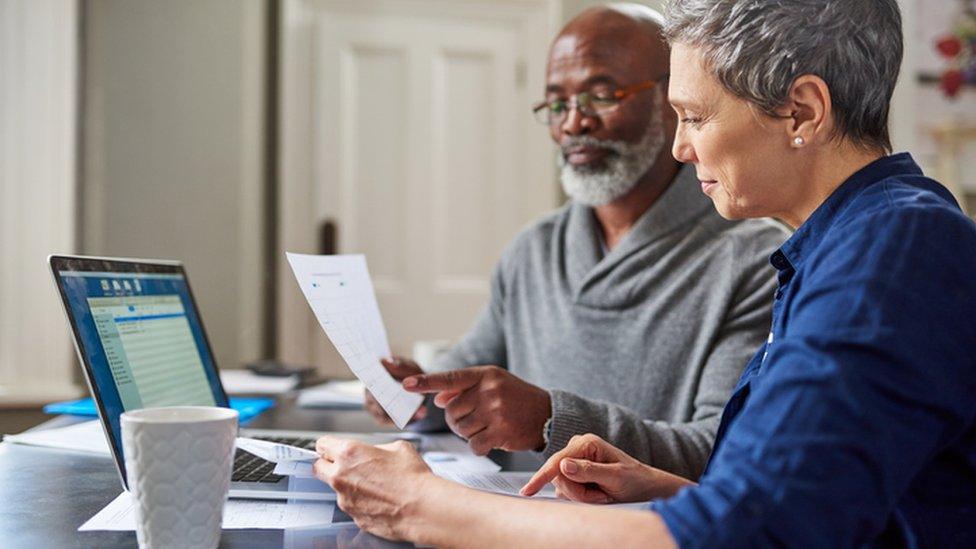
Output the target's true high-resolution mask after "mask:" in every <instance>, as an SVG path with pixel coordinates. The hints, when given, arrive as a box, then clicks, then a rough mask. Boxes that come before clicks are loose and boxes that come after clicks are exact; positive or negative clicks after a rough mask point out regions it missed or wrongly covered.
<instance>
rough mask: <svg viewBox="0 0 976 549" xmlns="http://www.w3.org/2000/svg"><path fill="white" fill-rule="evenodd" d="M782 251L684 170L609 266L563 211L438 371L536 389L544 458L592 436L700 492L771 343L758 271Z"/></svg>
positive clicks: (766, 289) (525, 251)
mask: <svg viewBox="0 0 976 549" xmlns="http://www.w3.org/2000/svg"><path fill="white" fill-rule="evenodd" d="M787 237H788V234H787V232H786V231H785V230H784V229H783V228H782V227H780V226H779V225H777V224H775V223H773V222H771V221H758V220H754V221H744V222H729V221H726V220H724V219H722V218H721V217H720V216H719V215H718V214H717V213H716V212H715V209H714V207H713V206H712V204H711V201H710V200H709V199H708V197H706V196H704V195H703V194H702V192H701V190H700V185H699V183H698V180H697V178H696V177H695V172H694V169H693V168H692V167H690V166H685V167H684V168H682V170H681V171H680V173H679V174H678V177H677V178H676V179H675V181H674V182H673V183H672V184H671V186H670V187H669V188H668V190H667V191H666V192H665V193H664V194H663V195H662V196H661V198H660V199H658V201H657V202H656V203H655V204H654V205H653V206H652V207H651V208H650V209H649V210H648V211H647V212H646V213H645V214H644V215H643V216H642V217H641V218H640V219H639V220H638V221H637V222H636V224H635V225H634V227H633V228H632V229H631V231H630V232H629V233H628V234H627V235H626V236H625V237H624V239H623V240H622V241H621V242H620V243H619V244H618V246H617V247H616V248H614V249H613V250H612V251H610V252H609V253H608V254H607V255H606V256H605V257H603V246H602V239H601V238H602V237H601V236H600V233H599V225H598V222H597V221H596V219H595V217H594V215H593V211H592V209H590V208H588V207H585V206H582V205H579V204H569V205H567V206H565V207H563V208H562V209H560V210H558V211H556V212H554V213H552V214H550V215H548V216H546V217H544V218H542V219H541V220H539V221H538V222H536V223H534V224H533V225H531V226H530V227H528V228H527V229H525V230H524V231H522V233H521V234H520V235H519V236H518V237H517V238H516V239H515V240H514V241H513V242H512V244H511V245H510V246H509V247H508V249H507V250H506V251H505V252H504V255H503V256H502V258H501V261H500V262H499V263H498V265H497V267H496V269H495V272H494V275H493V278H492V284H491V300H490V302H489V303H488V306H487V307H486V308H485V310H484V311H483V313H482V314H481V315H480V317H479V318H478V319H477V321H476V323H475V325H474V327H473V328H472V329H471V331H470V332H469V333H468V334H467V335H466V336H465V337H464V338H463V339H462V340H461V341H460V342H459V343H458V344H457V345H456V346H455V347H454V348H453V349H452V350H451V351H449V352H448V353H446V354H444V355H442V358H441V359H440V360H439V364H438V369H441V368H444V369H448V368H461V367H465V366H471V365H476V364H497V365H499V366H501V367H504V368H507V369H508V370H509V371H511V372H512V373H514V374H515V375H517V376H519V377H520V378H522V379H525V380H526V381H528V382H530V383H533V384H535V385H538V386H540V387H543V388H546V389H547V390H548V391H549V394H550V396H551V398H552V411H553V416H552V424H551V431H550V433H551V436H550V440H549V444H548V445H547V447H546V448H545V450H544V453H545V455H547V456H548V455H551V454H552V453H554V452H556V451H558V450H559V449H561V448H563V447H564V446H565V445H566V443H567V442H568V441H569V439H570V438H571V437H572V436H573V435H576V434H583V433H596V434H597V435H599V436H601V437H603V438H605V439H606V440H608V441H610V442H611V443H613V444H615V445H616V446H618V447H620V448H621V449H623V450H624V451H626V452H627V453H629V454H630V455H632V456H634V457H636V458H638V459H640V460H641V461H643V462H645V463H649V464H651V465H653V466H655V467H659V468H661V469H664V470H667V471H671V472H673V473H675V474H679V475H681V476H684V477H686V478H690V479H697V478H698V477H699V476H700V474H701V473H702V470H703V469H704V466H705V463H706V461H707V459H708V456H709V454H710V453H711V449H712V443H713V440H714V437H715V431H716V429H717V428H718V423H719V419H720V415H721V412H722V408H723V406H724V405H725V402H726V400H728V397H729V395H730V394H731V391H732V389H733V387H734V386H735V383H736V382H737V381H738V378H739V375H740V373H741V372H742V369H743V367H744V366H745V364H746V362H747V361H748V360H749V358H750V357H751V356H752V354H753V353H754V352H755V351H756V349H757V348H758V347H759V346H760V345H761V344H762V342H763V341H764V340H765V338H766V334H767V333H768V331H769V323H770V309H771V304H772V297H773V291H774V288H775V281H774V276H773V275H774V271H773V269H772V268H771V267H770V266H769V264H768V257H769V254H770V253H772V252H773V251H774V250H775V248H776V247H778V246H779V245H780V244H782V243H783V242H784V241H785V240H786V238H787Z"/></svg>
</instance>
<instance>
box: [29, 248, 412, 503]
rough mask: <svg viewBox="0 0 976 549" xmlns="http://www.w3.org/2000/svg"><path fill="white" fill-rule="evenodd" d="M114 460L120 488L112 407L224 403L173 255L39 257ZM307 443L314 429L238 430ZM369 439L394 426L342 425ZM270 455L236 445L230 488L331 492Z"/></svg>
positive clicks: (316, 495) (241, 493)
mask: <svg viewBox="0 0 976 549" xmlns="http://www.w3.org/2000/svg"><path fill="white" fill-rule="evenodd" d="M48 263H49V264H50V267H51V272H52V273H53V275H54V282H55V285H56V286H57V289H58V293H59V295H60V296H61V303H62V305H63V306H64V312H65V315H66V316H67V319H68V324H70V326H71V331H72V334H73V336H74V342H75V348H76V350H77V351H78V358H79V360H80V361H81V364H82V367H83V369H84V372H85V379H86V380H87V382H88V387H89V389H90V390H91V394H92V398H93V399H94V400H95V404H96V408H97V409H98V416H99V419H100V421H101V423H102V428H103V431H104V432H105V436H106V438H107V439H108V444H109V447H110V448H111V449H112V456H113V458H114V460H115V466H116V468H117V470H118V472H119V476H120V477H121V479H122V485H123V487H124V488H126V489H128V481H127V478H126V473H125V459H124V457H123V454H122V435H121V421H120V416H121V414H122V412H124V411H126V410H136V409H140V408H152V407H159V406H222V407H228V406H229V404H228V400H227V394H226V393H225V392H224V388H223V386H222V385H221V383H220V376H219V375H218V373H217V364H216V362H215V361H214V357H213V353H212V352H211V349H210V343H209V341H208V340H207V334H206V332H205V331H204V329H203V320H202V318H201V317H200V311H199V309H198V308H197V305H196V301H195V300H194V299H193V293H192V292H191V291H190V283H189V280H188V279H187V276H186V271H185V270H184V268H183V265H182V264H181V263H180V262H178V261H157V260H138V259H115V258H100V257H84V256H67V255H64V256H62V255H52V256H50V257H49V258H48ZM240 434H241V436H248V437H252V438H258V439H263V440H270V441H274V442H283V443H286V444H291V445H293V446H300V447H304V448H309V449H314V447H315V440H316V439H317V438H318V437H320V436H321V435H322V434H324V433H320V432H310V431H282V430H257V429H241V430H240ZM344 435H346V436H352V437H355V438H359V439H361V440H366V441H368V442H373V443H382V442H389V441H390V440H392V439H393V438H394V437H395V436H396V435H391V436H385V435H362V434H349V433H347V434H344ZM274 467H275V464H274V463H271V462H269V461H265V460H263V459H261V458H259V457H257V456H254V455H252V454H249V453H247V452H245V451H243V450H237V454H236V455H235V460H234V471H233V473H232V477H231V487H230V497H235V498H255V499H312V500H327V501H328V500H334V499H335V492H333V491H332V489H331V488H329V486H328V485H327V484H325V483H324V482H322V481H320V480H318V479H315V478H300V477H298V478H296V477H288V476H280V475H275V474H274V472H273V470H274Z"/></svg>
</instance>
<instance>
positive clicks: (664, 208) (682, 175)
mask: <svg viewBox="0 0 976 549" xmlns="http://www.w3.org/2000/svg"><path fill="white" fill-rule="evenodd" d="M710 208H712V201H711V200H710V199H709V198H708V197H707V196H705V195H704V194H703V193H702V192H701V188H700V186H699V184H698V176H697V175H696V173H695V168H694V166H693V165H691V164H685V165H683V166H682V167H681V169H680V170H678V173H677V175H675V178H674V179H673V180H672V181H671V183H670V184H669V185H668V188H667V189H666V190H665V191H664V193H663V194H662V195H661V196H660V197H659V198H658V199H657V200H656V201H655V202H654V204H652V205H651V207H650V208H648V209H647V211H646V212H644V213H643V214H642V215H641V217H640V218H638V219H637V221H636V222H635V223H634V226H633V227H631V229H630V231H628V233H627V234H626V236H624V238H623V240H621V241H620V243H619V244H617V246H616V247H614V249H613V250H609V251H608V252H607V253H606V254H604V253H603V249H602V248H601V238H602V236H601V232H600V225H599V222H598V221H597V220H596V216H595V215H594V213H593V208H591V207H589V206H584V205H582V204H579V203H573V204H572V206H571V209H570V215H569V221H568V225H567V235H566V240H567V241H566V252H567V259H568V267H569V270H570V276H571V277H572V278H573V282H574V283H576V284H575V285H576V287H577V288H579V287H580V286H581V285H582V284H584V283H586V282H588V281H590V280H592V279H593V278H595V277H600V276H602V275H603V274H606V273H607V272H609V271H611V270H612V269H613V267H614V266H615V265H617V264H618V263H619V262H620V261H621V260H622V259H624V258H626V257H628V256H629V255H630V254H632V253H633V252H634V250H636V249H638V248H641V247H643V246H646V245H647V244H649V243H650V242H652V241H654V240H657V239H658V238H661V237H662V236H665V235H667V234H668V233H670V232H671V231H672V230H674V229H676V228H678V227H680V226H682V225H684V224H685V223H687V222H689V221H691V220H692V219H696V218H698V217H700V216H701V215H702V212H703V211H708V210H709V209H710Z"/></svg>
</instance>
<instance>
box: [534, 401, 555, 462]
mask: <svg viewBox="0 0 976 549" xmlns="http://www.w3.org/2000/svg"><path fill="white" fill-rule="evenodd" d="M542 394H543V399H544V402H545V408H544V409H545V414H544V416H543V417H544V418H545V419H544V420H543V422H542V428H541V429H539V430H538V431H536V432H537V433H539V438H538V439H536V445H535V446H534V451H536V452H543V451H545V449H546V447H548V446H549V439H550V435H551V434H552V416H553V411H552V398H551V397H550V396H549V392H548V391H545V390H543V391H542Z"/></svg>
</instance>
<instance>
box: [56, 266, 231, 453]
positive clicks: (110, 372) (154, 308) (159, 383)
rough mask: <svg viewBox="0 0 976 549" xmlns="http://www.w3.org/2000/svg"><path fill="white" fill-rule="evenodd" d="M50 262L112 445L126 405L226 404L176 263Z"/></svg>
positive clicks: (129, 407)
mask: <svg viewBox="0 0 976 549" xmlns="http://www.w3.org/2000/svg"><path fill="white" fill-rule="evenodd" d="M52 267H53V268H54V270H55V273H56V275H57V276H56V279H57V281H58V286H59V289H60V291H61V293H62V298H63V300H64V303H65V308H66V310H67V312H68V315H69V318H70V320H71V324H72V327H73V328H74V331H75V340H76V342H77V343H78V350H79V353H80V354H82V355H83V358H84V361H85V363H86V368H87V370H88V374H89V380H90V382H91V385H92V390H93V392H95V393H96V394H95V397H96V400H97V401H98V405H99V406H100V408H101V409H102V412H103V415H104V417H105V419H106V420H107V422H108V423H109V425H110V427H111V429H112V435H113V436H114V439H115V440H114V441H113V442H114V443H116V444H119V443H120V442H121V440H122V439H121V424H120V419H119V416H120V415H121V413H122V412H123V411H126V410H135V409H139V408H154V407H158V406H181V405H186V406H227V397H226V395H225V394H224V392H223V389H222V387H221V385H220V382H219V379H218V377H217V368H216V366H215V364H214V360H213V356H212V354H211V352H210V347H209V345H208V343H207V339H206V334H205V333H204V331H203V326H202V324H201V321H200V317H199V314H198V312H197V309H196V306H195V304H194V301H193V297H192V295H191V293H190V288H189V285H188V283H187V280H186V275H185V273H184V272H183V268H182V267H181V266H180V265H179V264H164V263H160V264H151V263H138V262H125V261H111V260H96V259H89V258H52ZM119 446H120V444H119ZM113 450H116V449H113ZM117 450H121V448H120V447H119V448H117Z"/></svg>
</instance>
